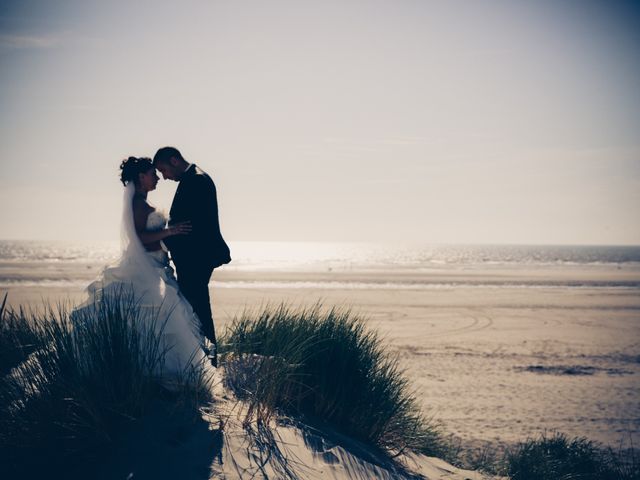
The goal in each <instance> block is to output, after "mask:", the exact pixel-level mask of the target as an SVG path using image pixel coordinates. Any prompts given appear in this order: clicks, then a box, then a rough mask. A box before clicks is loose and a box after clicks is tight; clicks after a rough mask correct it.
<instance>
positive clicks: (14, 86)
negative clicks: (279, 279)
mask: <svg viewBox="0 0 640 480" xmlns="http://www.w3.org/2000/svg"><path fill="white" fill-rule="evenodd" d="M639 85H640V5H639V4H638V2H633V1H615V0H614V1H606V0H602V1H593V0H553V1H552V0H538V1H535V2H534V1H529V2H527V1H507V0H473V1H471V0H467V1H458V0H442V1H432V0H388V1H377V0H367V1H358V0H349V1H346V0H339V1H334V0H323V1H315V2H312V1H305V0H290V1H284V0H271V1H268V2H265V1H257V0H256V1H252V0H247V1H242V2H238V1H233V0H230V1H215V0H208V1H181V2H174V1H167V2H160V1H155V2H151V1H130V0H128V1H109V2H98V1H88V0H69V1H48V0H21V1H8V2H7V1H4V2H1V3H0V105H2V108H1V109H0V162H1V163H0V172H1V173H0V238H2V239H35V240H112V239H117V238H119V232H118V228H119V217H120V212H121V205H120V202H121V190H122V185H121V184H120V183H119V181H118V166H119V164H120V161H121V160H122V159H123V158H126V157H128V156H129V155H135V156H150V157H152V156H153V154H154V153H155V151H156V150H157V149H158V148H159V147H161V146H165V145H173V146H175V147H177V148H179V149H180V150H181V152H182V153H183V155H184V156H185V158H186V159H187V160H188V161H190V162H194V163H196V164H198V165H199V166H200V167H202V168H203V169H204V170H205V171H207V172H208V173H209V174H210V175H211V176H212V177H213V179H214V181H215V182H216V185H217V188H218V201H219V206H220V220H221V225H222V232H223V235H224V236H225V238H227V239H228V240H230V241H240V240H250V241H365V242H402V243H457V244H461V243H517V244H635V245H638V244H640V215H639V212H640V135H639V133H640V93H639V92H640V88H638V86H639ZM175 187H176V184H175V183H173V182H164V181H162V182H160V184H159V186H158V189H157V190H156V191H154V192H152V193H151V194H150V195H149V199H150V201H151V203H154V204H155V205H156V206H157V207H158V208H161V209H165V210H168V208H169V206H170V204H171V198H172V196H173V193H174V191H175Z"/></svg>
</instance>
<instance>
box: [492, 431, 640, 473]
mask: <svg viewBox="0 0 640 480" xmlns="http://www.w3.org/2000/svg"><path fill="white" fill-rule="evenodd" d="M625 457H626V458H623V456H622V455H620V454H617V453H616V452H614V451H613V450H611V449H603V448H600V447H599V446H597V445H596V444H594V443H593V442H591V441H589V440H587V439H585V438H580V437H574V438H570V437H568V436H566V435H564V434H562V433H557V432H556V433H553V434H551V435H542V436H540V437H539V438H536V439H529V440H527V441H525V442H522V443H521V444H520V445H519V446H518V447H516V448H515V449H514V450H513V451H511V452H507V455H506V458H505V469H504V473H505V474H507V475H509V477H510V478H511V479H512V480H534V479H535V480H557V479H571V480H639V479H640V464H639V463H638V460H637V458H635V454H634V452H633V449H632V451H631V454H630V455H626V456H625Z"/></svg>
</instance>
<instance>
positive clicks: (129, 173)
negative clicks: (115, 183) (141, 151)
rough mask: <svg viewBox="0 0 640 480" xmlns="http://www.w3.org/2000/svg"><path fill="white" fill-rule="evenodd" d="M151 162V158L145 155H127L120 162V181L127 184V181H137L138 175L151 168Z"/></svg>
mask: <svg viewBox="0 0 640 480" xmlns="http://www.w3.org/2000/svg"><path fill="white" fill-rule="evenodd" d="M152 168H154V167H153V163H151V159H150V158H147V157H139V158H138V157H129V158H127V159H126V160H123V161H122V163H121V164H120V181H121V182H122V184H123V185H125V186H126V185H127V182H131V181H133V182H134V183H138V175H139V174H141V173H146V172H148V171H149V170H151V169H152Z"/></svg>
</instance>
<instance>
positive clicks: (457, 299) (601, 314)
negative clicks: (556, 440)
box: [0, 265, 640, 448]
mask: <svg viewBox="0 0 640 480" xmlns="http://www.w3.org/2000/svg"><path fill="white" fill-rule="evenodd" d="M16 268H18V267H16ZM38 268H45V269H46V268H49V267H46V266H44V267H43V266H40V267H38ZM50 268H53V269H55V268H61V267H60V266H59V265H58V266H57V267H56V266H53V267H50ZM97 268H98V267H96V266H87V267H86V277H87V279H90V278H92V276H94V275H95V273H96V271H97V270H96V269H97ZM23 271H24V270H23ZM59 274H60V272H57V271H56V272H53V274H52V277H55V276H58V275H59ZM25 275H28V273H25ZM37 275H38V276H40V278H41V277H42V272H38V273H37ZM58 278H60V277H59V276H58ZM639 281H640V268H639V267H634V266H625V268H616V267H615V266H597V265H596V266H593V265H591V266H561V267H553V268H552V267H545V268H531V269H528V270H524V269H522V268H517V269H516V268H505V267H500V268H492V269H489V270H487V269H484V270H481V269H476V270H474V269H458V270H452V269H445V270H437V269H431V270H428V271H427V270H425V271H422V272H416V271H414V270H412V271H408V272H403V271H402V269H396V270H394V271H392V272H390V271H383V270H379V269H360V270H357V271H347V270H344V271H338V272H331V271H327V272H321V273H318V272H308V271H304V270H302V269H299V270H292V271H289V272H275V271H243V270H241V269H233V268H230V267H228V268H227V269H226V270H225V269H221V270H220V272H219V273H218V272H216V273H215V275H214V282H213V283H212V285H211V292H212V296H213V301H214V317H215V320H216V328H217V329H218V332H222V331H224V328H225V325H226V324H228V323H229V322H231V321H232V320H233V318H234V317H235V316H237V315H240V314H241V313H242V312H243V311H244V310H250V311H256V310H259V309H260V308H261V307H263V306H265V305H267V304H278V303H281V302H286V303H288V304H291V305H294V306H308V305H312V304H315V303H317V302H318V301H320V302H322V304H323V305H325V306H326V307H331V306H338V307H348V308H351V309H352V310H353V311H355V312H357V313H359V314H360V315H362V316H363V317H364V318H366V319H367V322H368V323H369V324H370V325H371V327H372V328H374V329H377V330H378V331H379V332H380V333H381V334H382V335H383V336H384V337H385V338H386V340H387V343H388V345H389V348H390V350H391V351H392V352H394V353H395V354H397V355H398V356H399V359H400V362H401V365H402V367H403V368H405V369H406V373H407V375H408V377H409V379H410V381H411V383H412V385H413V386H414V387H415V390H416V394H417V395H418V397H419V398H420V401H421V403H422V405H423V408H424V411H425V413H427V414H428V415H430V416H432V417H433V418H434V419H436V420H438V421H441V422H442V424H443V426H444V428H445V430H446V431H447V432H449V433H451V434H453V435H454V436H455V437H457V438H459V439H460V440H461V441H462V442H463V445H465V446H481V445H483V444H486V443H487V442H489V443H490V444H493V445H504V444H509V443H512V442H516V441H519V440H524V439H525V438H527V437H529V436H533V435H536V434H539V433H543V432H545V431H547V432H549V431H552V430H558V431H561V432H564V433H567V434H569V435H578V436H584V437H587V438H589V439H591V440H596V441H598V442H602V443H604V444H605V445H608V446H612V447H614V448H617V447H618V446H619V445H620V442H626V444H628V443H629V441H630V440H632V441H633V443H634V444H636V445H637V444H638V440H639V439H640V404H639V403H638V398H640V295H639V293H640V289H639V288H638V287H637V286H635V285H637V283H638V282H639ZM612 285H613V286H612ZM7 291H8V292H9V297H8V303H9V304H10V305H11V306H13V307H17V306H19V305H30V306H37V305H43V301H48V302H52V303H56V302H60V301H71V302H79V301H80V300H81V299H82V298H83V292H82V288H81V286H80V284H79V282H76V283H70V284H67V285H65V284H64V282H62V283H60V282H52V284H51V285H50V286H43V285H42V284H40V285H33V286H29V284H28V283H27V282H23V283H22V284H16V285H15V286H11V287H8V288H7V286H6V285H5V287H3V288H2V289H0V293H1V294H2V295H4V292H7Z"/></svg>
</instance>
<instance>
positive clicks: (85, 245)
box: [0, 240, 640, 289]
mask: <svg viewBox="0 0 640 480" xmlns="http://www.w3.org/2000/svg"><path fill="white" fill-rule="evenodd" d="M229 244H230V247H231V251H232V257H233V261H232V263H231V264H229V265H225V266H224V267H223V268H224V271H225V272H230V273H236V274H245V275H244V277H243V279H242V280H238V279H237V278H234V279H231V280H228V281H219V286H221V287H226V288H234V287H246V286H247V282H249V284H251V279H250V278H251V272H255V273H256V274H258V273H263V274H264V273H269V272H270V273H276V274H277V273H278V272H279V273H286V272H290V273H291V272H292V273H298V274H314V273H316V274H321V275H322V279H321V280H319V281H295V282H291V281H290V280H284V279H278V278H276V277H274V276H273V275H272V276H271V277H270V278H272V279H271V280H267V281H265V280H264V278H262V279H261V280H260V281H259V284H257V283H256V284H255V285H254V286H260V287H261V288H292V287H293V288H305V287H306V288H311V287H314V288H322V287H324V288H389V287H392V288H440V287H450V286H452V285H453V286H456V285H468V286H485V287H486V286H492V285H493V286H499V287H517V288H526V287H529V288H540V287H557V286H562V287H569V288H580V287H585V286H587V287H596V288H598V287H603V288H640V275H637V274H634V273H633V272H635V273H638V272H640V246H570V245H556V246H554V245H430V244H422V245H420V244H413V245H409V244H374V243H335V242H334V243H328V242H255V241H236V242H229ZM119 253H120V245H119V243H118V242H116V241H111V242H107V241H105V242H79V241H76V242H64V241H24V240H0V288H5V289H6V288H11V287H19V286H81V285H86V282H87V281H88V280H90V279H92V278H94V277H95V276H96V275H97V274H98V273H99V271H100V270H101V268H103V267H104V266H107V265H110V264H113V263H115V262H116V261H117V260H118V257H119ZM576 270H579V271H580V272H581V274H580V275H568V276H567V275H558V274H557V273H558V272H567V271H576ZM605 270H606V271H609V272H620V273H621V274H620V275H613V276H611V275H605V276H604V277H603V276H602V275H599V274H598V275H594V278H589V275H588V272H589V271H594V272H596V271H597V272H602V271H605ZM519 271H527V272H531V271H535V272H538V274H537V275H534V276H531V275H529V276H527V277H526V278H524V277H523V278H520V279H518V278H517V275H516V276H515V278H514V275H494V277H496V278H494V279H493V280H491V281H489V280H487V279H486V278H487V276H486V275H485V276H484V277H483V278H484V280H479V279H478V278H479V275H480V274H482V273H491V272H501V273H504V272H511V273H514V272H519ZM585 271H586V272H587V274H586V275H585V273H584V272H585ZM545 272H552V273H550V274H549V275H545V274H544V273H545ZM625 272H630V274H628V275H625V274H624V273H625ZM350 273H363V274H367V273H370V274H375V275H373V276H371V278H370V281H362V278H363V277H362V276H359V277H357V280H356V279H351V280H349V279H347V280H345V278H347V277H348V274H350ZM390 273H391V274H401V275H403V277H402V278H404V279H405V280H402V279H400V280H396V281H393V282H389V281H386V280H385V278H387V276H386V275H385V274H390ZM332 274H335V276H336V278H335V279H332ZM452 276H454V277H455V280H451V278H452ZM489 276H491V275H489ZM236 277H237V275H236ZM263 277H264V275H263ZM440 277H442V278H446V280H439V278H440ZM596 277H597V278H596ZM354 278H355V277H354ZM406 278H410V279H411V280H410V281H406Z"/></svg>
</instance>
